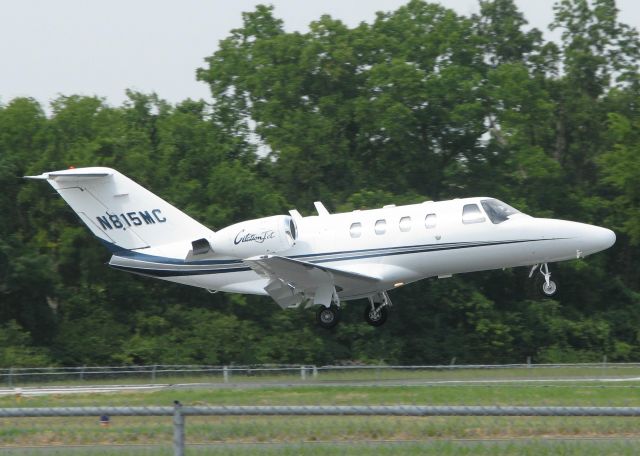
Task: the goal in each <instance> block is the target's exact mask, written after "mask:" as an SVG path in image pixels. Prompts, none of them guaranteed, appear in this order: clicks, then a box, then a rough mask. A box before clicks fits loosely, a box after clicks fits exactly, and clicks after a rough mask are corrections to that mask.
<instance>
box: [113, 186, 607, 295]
mask: <svg viewBox="0 0 640 456" xmlns="http://www.w3.org/2000/svg"><path fill="white" fill-rule="evenodd" d="M486 199H487V198H465V199H455V200H449V201H440V202H425V203H422V204H414V205H407V206H398V207H385V208H381V209H372V210H362V211H353V212H347V213H339V214H323V215H318V216H310V217H296V218H295V220H296V223H297V230H298V238H297V240H296V242H295V244H294V245H293V247H291V248H290V249H288V250H286V251H283V252H278V255H280V256H283V257H289V258H295V259H298V260H302V261H306V262H311V263H318V264H321V265H323V266H326V267H330V268H333V269H339V270H343V271H348V272H355V273H359V274H363V275H367V276H372V277H376V278H378V279H380V282H378V283H377V284H376V289H360V290H351V291H350V292H349V295H344V294H340V297H341V299H355V298H359V297H364V296H368V295H371V294H372V293H374V292H377V291H383V290H389V289H393V288H395V287H397V286H400V285H401V284H407V283H410V282H414V281H417V280H420V279H424V278H427V277H434V276H448V275H452V274H460V273H466V272H473V271H482V270H490V269H500V268H509V267H516V266H528V265H534V264H538V263H548V262H556V261H563V260H570V259H575V258H579V257H584V256H587V255H590V254H592V253H595V252H599V251H601V250H604V249H606V248H608V247H610V246H611V245H613V243H614V242H615V234H614V233H613V232H612V231H611V230H608V229H606V228H601V227H597V226H593V225H587V224H583V223H577V222H570V221H564V220H555V219H543V218H534V217H530V216H528V215H525V214H521V213H518V214H514V215H512V216H511V217H510V218H509V219H508V220H505V221H503V222H501V223H498V224H494V223H492V222H491V221H490V219H489V217H487V214H486V213H485V212H484V209H482V207H481V205H480V201H481V200H486ZM471 203H476V204H478V206H479V207H480V208H481V211H482V213H483V214H482V215H483V216H484V218H485V220H484V221H483V222H480V223H470V224H464V223H463V222H462V210H463V206H464V205H467V204H471ZM427 214H436V224H435V226H433V227H426V225H425V217H426V216H427ZM407 217H408V219H407ZM380 220H384V221H385V223H384V225H385V230H384V232H381V230H378V231H376V222H378V221H380ZM354 223H360V224H361V230H360V232H361V234H360V236H359V237H352V235H351V232H350V228H351V226H352V224H354ZM378 225H379V226H380V223H379V224H378ZM401 227H402V229H401ZM213 248H214V251H215V245H214V247H213ZM184 252H185V245H184V244H182V243H178V244H175V245H173V246H167V245H164V246H161V247H157V248H153V247H152V248H150V249H145V250H144V254H141V255H140V256H139V257H136V256H131V255H129V256H120V255H119V254H117V253H116V254H114V256H113V257H112V259H111V262H110V264H111V265H113V266H114V267H120V268H121V269H125V270H129V271H131V272H138V273H144V272H145V269H154V270H163V269H166V270H173V271H175V270H179V271H183V272H184V274H183V275H173V276H172V275H170V274H171V273H169V272H167V274H166V276H165V277H162V276H160V277H158V275H157V274H154V276H156V277H158V278H162V279H164V280H169V281H172V282H177V283H182V284H186V285H192V286H197V287H202V288H207V289H210V290H219V291H225V292H237V293H249V294H257V295H265V294H266V292H265V290H264V287H265V286H266V285H267V283H268V280H267V279H264V278H262V277H260V276H259V275H258V274H257V273H255V272H254V271H253V270H251V269H249V268H248V267H245V265H243V263H242V260H241V259H239V258H230V257H222V256H216V255H215V254H209V255H208V256H206V259H202V260H198V261H190V262H185V261H184V260H185V256H184ZM154 256H155V257H156V258H158V260H154ZM161 259H163V260H161ZM167 259H171V260H172V261H171V262H170V263H171V264H167V262H166V261H165V260H167ZM188 271H200V272H199V273H198V274H197V275H191V274H188ZM207 271H208V272H210V273H208V272H207Z"/></svg>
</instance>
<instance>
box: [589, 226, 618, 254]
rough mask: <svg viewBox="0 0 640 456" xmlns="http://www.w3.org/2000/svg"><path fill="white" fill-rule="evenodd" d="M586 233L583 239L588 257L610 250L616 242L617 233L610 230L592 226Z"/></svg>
mask: <svg viewBox="0 0 640 456" xmlns="http://www.w3.org/2000/svg"><path fill="white" fill-rule="evenodd" d="M586 231H587V232H586V233H585V236H584V238H583V239H584V242H585V248H584V253H585V254H586V255H589V254H591V253H596V252H600V251H601V250H605V249H608V248H609V247H611V246H612V245H613V244H614V243H615V242H616V233H614V232H613V231H611V230H610V229H607V228H602V227H600V226H593V225H591V226H589V229H588V230H586Z"/></svg>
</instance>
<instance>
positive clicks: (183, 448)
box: [0, 403, 640, 456]
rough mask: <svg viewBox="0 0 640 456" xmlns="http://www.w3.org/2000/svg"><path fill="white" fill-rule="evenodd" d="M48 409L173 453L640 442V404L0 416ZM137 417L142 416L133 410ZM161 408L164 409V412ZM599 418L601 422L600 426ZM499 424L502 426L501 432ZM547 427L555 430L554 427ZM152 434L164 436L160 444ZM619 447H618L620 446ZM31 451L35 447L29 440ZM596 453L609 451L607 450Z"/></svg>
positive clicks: (98, 410) (106, 434) (149, 449)
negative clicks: (301, 447)
mask: <svg viewBox="0 0 640 456" xmlns="http://www.w3.org/2000/svg"><path fill="white" fill-rule="evenodd" d="M45 417H48V418H55V419H58V420H62V421H61V423H62V425H63V426H64V427H65V430H66V431H63V430H62V429H59V428H58V426H60V424H56V423H55V422H54V423H53V424H52V423H48V426H49V429H50V430H52V431H55V430H56V429H58V431H59V432H61V433H64V432H67V433H68V432H73V429H76V431H77V432H82V433H84V434H86V437H88V438H89V439H94V441H93V442H91V445H92V446H94V445H98V444H100V443H101V444H103V445H104V443H105V440H106V441H108V440H109V439H112V438H113V435H114V433H112V432H110V431H112V430H114V429H115V427H116V423H117V421H118V419H120V418H122V419H123V421H122V423H120V424H118V426H121V425H124V426H125V429H124V430H123V429H121V430H120V432H125V433H126V432H127V429H126V428H128V431H129V432H130V433H131V434H130V437H131V436H133V437H135V438H134V439H133V442H137V443H134V444H132V445H129V446H127V447H124V448H126V449H127V450H128V453H131V452H132V448H135V449H136V452H135V454H157V453H158V452H159V450H162V451H164V452H165V453H166V454H170V453H168V451H169V449H171V451H172V454H174V455H176V456H183V455H185V454H192V453H195V452H196V450H198V453H202V452H205V450H206V449H207V445H208V446H209V447H210V448H208V449H209V452H210V453H211V454H218V452H219V451H221V450H225V452H223V454H231V453H232V449H233V450H234V451H233V452H235V450H237V449H238V448H239V447H238V445H239V444H240V445H241V444H244V445H248V444H253V447H252V448H249V450H248V452H247V453H246V454H255V453H254V450H256V449H257V448H258V446H257V445H256V444H263V445H265V444H269V445H268V447H267V449H266V452H267V453H268V452H269V450H271V449H275V448H279V449H280V450H282V449H284V448H289V449H291V448H292V447H293V448H296V444H300V443H307V444H309V443H314V442H315V443H318V444H323V445H324V447H325V448H326V447H333V448H334V451H336V449H335V447H336V446H337V445H340V446H341V447H342V449H343V450H344V449H349V448H360V450H362V448H363V447H362V445H363V442H365V443H366V444H367V445H369V446H371V444H372V443H374V442H377V444H378V445H380V444H385V445H387V446H389V445H390V444H391V443H392V442H395V443H396V444H398V443H404V444H408V443H413V444H414V445H416V448H417V447H418V446H417V445H418V442H420V441H422V448H423V450H424V448H425V447H426V448H429V447H430V446H433V444H434V443H435V442H443V441H450V442H452V441H457V442H464V443H465V444H466V445H468V444H469V443H470V442H474V443H475V444H477V443H478V442H479V441H484V442H485V444H486V443H487V442H490V443H492V444H495V443H496V442H502V443H504V442H506V441H512V442H518V441H520V442H521V443H524V445H525V447H526V446H531V445H533V446H534V447H535V446H536V445H538V446H539V445H540V443H541V440H540V439H541V438H542V439H543V440H545V441H547V440H548V439H549V438H555V446H554V444H553V443H550V442H548V441H547V442H546V443H545V445H546V447H547V449H551V448H554V447H555V448H556V449H557V448H558V443H561V444H563V445H564V444H566V443H567V442H568V441H573V440H575V439H578V438H579V437H580V436H576V435H574V434H565V432H567V431H571V428H572V427H581V428H582V429H583V430H584V431H586V433H587V434H590V435H588V436H582V437H581V438H582V439H584V438H585V437H586V438H587V439H591V440H595V437H598V436H599V438H600V440H598V442H599V444H598V445H595V446H594V445H592V446H591V447H590V448H592V449H593V448H595V449H597V450H598V451H599V452H600V451H602V450H603V442H604V441H605V440H607V442H606V443H607V444H608V446H604V449H605V450H606V449H607V448H611V447H612V446H613V447H614V448H616V452H615V454H637V453H636V451H637V448H638V444H640V440H638V425H639V424H640V422H639V418H640V407H544V406H538V407H536V406H415V405H394V406H311V405H305V406H182V405H181V404H179V403H178V404H175V405H174V406H173V407H65V408H18V407H16V408H3V409H0V418H11V419H28V418H35V419H42V418H45ZM82 417H90V418H92V420H91V421H90V422H89V426H93V429H88V428H87V427H86V426H87V422H86V421H84V422H83V421H73V419H74V418H82ZM140 417H142V419H139V418H140ZM148 417H154V418H155V417H160V420H159V421H158V418H156V420H155V421H149V420H148V419H147V418H148ZM167 417H171V420H168V419H167ZM567 417H571V419H572V420H573V421H572V424H567V422H566V420H562V419H563V418H567ZM206 418H209V419H206ZM514 419H515V421H514ZM98 420H102V422H101V423H100V427H98V425H97V423H98ZM487 420H489V421H487ZM580 420H582V421H580ZM608 420H613V421H608ZM629 420H631V421H629ZM34 423H35V424H34ZM37 423H38V421H35V422H31V426H36V427H37V426H38V424H37ZM110 423H113V424H110ZM83 424H84V426H85V427H83ZM603 427H604V428H606V429H604V430H603V429H602V428H603ZM596 428H600V431H599V434H598V435H594V434H593V432H594V430H595V429H596ZM500 429H502V430H501V431H499V430H500ZM552 429H553V430H554V431H551V430H552ZM634 429H635V432H634V431H633V430H634ZM573 432H575V430H574V431H573ZM551 434H553V435H551ZM536 439H537V440H536ZM85 441H86V440H81V442H85ZM159 442H162V443H164V445H158V443H159ZM50 443H52V445H49V448H50V449H51V448H53V449H55V445H56V441H55V440H52V441H51V442H50ZM233 444H235V447H234V446H233ZM622 444H624V445H622ZM15 448H18V447H17V446H16V447H14V449H15ZM71 448H73V446H66V447H64V448H63V449H62V452H61V453H60V454H67V453H66V451H69V450H70V449H71ZM96 448H97V447H96ZM105 448H106V447H103V450H104V452H106V454H121V453H122V451H123V448H116V449H113V448H112V449H108V450H107V449H105ZM240 448H241V447H240ZM434 448H435V447H434ZM485 448H486V446H485ZM576 448H577V449H576V453H575V454H589V449H588V448H587V449H585V448H584V447H582V446H578V447H576ZM262 449H264V446H263V447H262ZM317 449H318V450H319V451H317V452H311V453H309V454H324V453H323V447H322V446H321V445H318V448H317ZM404 449H405V448H404V447H401V448H400V449H399V450H400V454H405V453H404ZM620 449H623V450H624V451H622V453H620V452H619V450H620ZM187 450H188V452H187ZM396 450H398V448H397V445H396ZM520 450H522V448H520ZM578 450H579V451H578ZM32 451H35V450H34V449H33V448H32ZM240 454H245V453H244V452H241V453H240ZM261 454H264V453H261ZM295 454H306V453H305V452H298V453H295ZM333 454H335V453H333ZM416 454H422V453H416ZM452 454H454V453H452ZM456 454H457V453H456ZM566 454H573V453H566ZM595 454H606V451H605V453H595Z"/></svg>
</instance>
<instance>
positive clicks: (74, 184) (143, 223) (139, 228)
mask: <svg viewBox="0 0 640 456" xmlns="http://www.w3.org/2000/svg"><path fill="white" fill-rule="evenodd" d="M26 177H27V178H29V179H43V180H46V181H47V182H49V184H51V186H52V187H53V188H54V189H55V190H56V191H57V192H58V193H59V194H60V195H61V196H62V198H64V200H65V201H66V202H67V203H68V204H69V206H71V208H72V209H73V210H74V211H75V212H76V213H77V214H78V216H79V217H80V219H81V220H82V221H83V222H84V223H85V224H86V225H87V226H88V227H89V229H90V230H91V232H92V233H93V234H94V235H96V236H97V237H98V238H100V239H101V240H102V241H104V242H105V243H108V244H109V245H110V247H111V248H112V249H113V250H120V249H127V250H132V249H142V248H147V247H152V246H158V245H163V244H170V243H174V242H179V241H189V242H191V241H192V240H194V239H201V238H207V237H209V236H210V235H211V234H213V232H212V231H211V230H210V229H209V228H207V227H205V226H204V225H202V224H200V223H198V222H197V221H195V220H194V219H192V218H191V217H189V216H188V215H187V214H185V213H184V212H182V211H180V210H178V209H176V208H175V207H174V206H172V205H171V204H169V203H167V202H166V201H164V200H163V199H162V198H160V197H158V196H156V195H154V194H153V193H151V192H150V191H149V190H147V189H145V188H144V187H142V186H140V185H138V184H137V183H135V182H134V181H132V180H131V179H129V178H128V177H126V176H124V175H123V174H121V173H119V172H118V171H116V170H114V169H111V168H97V167H96V168H78V169H68V170H63V171H54V172H49V173H44V174H42V175H40V176H26Z"/></svg>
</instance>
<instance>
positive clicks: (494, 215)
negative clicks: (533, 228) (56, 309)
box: [480, 199, 520, 225]
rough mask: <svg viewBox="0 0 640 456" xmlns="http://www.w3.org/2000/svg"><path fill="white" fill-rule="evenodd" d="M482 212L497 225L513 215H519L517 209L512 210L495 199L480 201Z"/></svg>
mask: <svg viewBox="0 0 640 456" xmlns="http://www.w3.org/2000/svg"><path fill="white" fill-rule="evenodd" d="M480 203H481V204H482V207H483V208H484V211H485V212H486V213H487V216H488V217H489V220H491V222H492V223H494V224H496V225H497V224H498V223H502V222H504V221H505V220H508V219H509V217H510V216H512V215H513V214H519V213H520V211H519V210H518V209H514V208H513V207H511V206H509V205H508V204H506V203H503V202H502V201H500V200H497V199H486V200H482V201H480Z"/></svg>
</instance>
